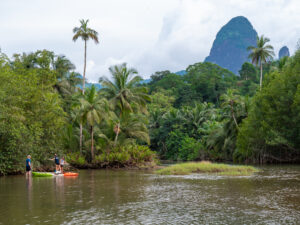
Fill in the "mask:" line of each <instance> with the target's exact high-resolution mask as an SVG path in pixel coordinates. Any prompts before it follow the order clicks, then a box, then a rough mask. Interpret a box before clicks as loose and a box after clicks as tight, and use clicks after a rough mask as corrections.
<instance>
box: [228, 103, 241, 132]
mask: <svg viewBox="0 0 300 225" xmlns="http://www.w3.org/2000/svg"><path fill="white" fill-rule="evenodd" d="M230 107H231V115H232V118H233V120H234V123H235V125H236V127H237V128H239V125H238V123H237V121H236V118H235V115H234V110H233V101H230Z"/></svg>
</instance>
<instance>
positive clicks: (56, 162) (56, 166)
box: [54, 154, 60, 172]
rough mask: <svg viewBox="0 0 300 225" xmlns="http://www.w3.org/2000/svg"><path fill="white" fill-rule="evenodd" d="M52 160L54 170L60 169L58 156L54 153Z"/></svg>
mask: <svg viewBox="0 0 300 225" xmlns="http://www.w3.org/2000/svg"><path fill="white" fill-rule="evenodd" d="M54 162H55V172H58V171H60V166H59V157H58V156H57V155H56V154H54Z"/></svg>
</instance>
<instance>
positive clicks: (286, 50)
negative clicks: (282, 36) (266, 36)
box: [278, 46, 290, 59]
mask: <svg viewBox="0 0 300 225" xmlns="http://www.w3.org/2000/svg"><path fill="white" fill-rule="evenodd" d="M278 56H279V59H281V58H282V57H284V56H290V51H289V48H288V47H286V46H283V47H282V48H281V49H280V50H279V53H278Z"/></svg>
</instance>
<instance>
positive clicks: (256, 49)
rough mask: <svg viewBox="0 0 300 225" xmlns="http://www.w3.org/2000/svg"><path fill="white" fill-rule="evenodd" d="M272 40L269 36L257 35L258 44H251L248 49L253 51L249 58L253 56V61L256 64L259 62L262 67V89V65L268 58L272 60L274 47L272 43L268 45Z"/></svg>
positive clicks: (260, 83)
mask: <svg viewBox="0 0 300 225" xmlns="http://www.w3.org/2000/svg"><path fill="white" fill-rule="evenodd" d="M269 41H270V39H269V38H267V37H264V36H263V35H262V36H261V37H257V41H256V46H249V47H248V50H250V51H251V53H250V55H249V58H251V60H252V63H253V64H255V65H256V66H257V65H258V64H259V67H260V82H259V85H260V90H261V87H262V66H263V63H266V62H267V61H268V60H272V59H273V56H274V55H275V54H274V51H273V50H274V49H273V46H272V45H267V43H268V42H269Z"/></svg>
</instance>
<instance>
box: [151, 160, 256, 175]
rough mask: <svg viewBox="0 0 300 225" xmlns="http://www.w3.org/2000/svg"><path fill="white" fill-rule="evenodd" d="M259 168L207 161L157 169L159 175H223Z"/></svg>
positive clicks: (250, 173) (243, 172) (251, 171)
mask: <svg viewBox="0 0 300 225" xmlns="http://www.w3.org/2000/svg"><path fill="white" fill-rule="evenodd" d="M258 171H259V170H258V169H257V168H255V167H253V166H236V165H228V164H219V163H211V162H209V161H202V162H188V163H179V164H175V165H171V166H167V167H165V168H162V169H159V170H157V171H156V172H155V173H157V174H160V175H188V174H191V173H213V174H218V175H224V176H250V175H252V174H253V173H255V172H258Z"/></svg>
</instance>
